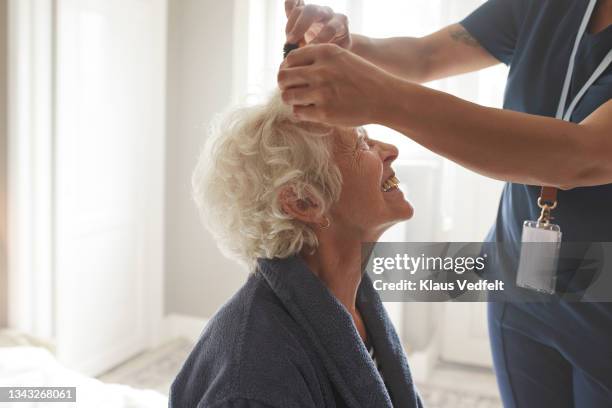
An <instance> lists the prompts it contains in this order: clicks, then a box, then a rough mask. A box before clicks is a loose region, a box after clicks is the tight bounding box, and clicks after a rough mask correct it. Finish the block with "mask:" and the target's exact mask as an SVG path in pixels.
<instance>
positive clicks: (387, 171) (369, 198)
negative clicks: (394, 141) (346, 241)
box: [330, 128, 414, 241]
mask: <svg viewBox="0 0 612 408" xmlns="http://www.w3.org/2000/svg"><path fill="white" fill-rule="evenodd" d="M397 156H398V150H397V148H396V147H395V146H393V145H390V144H386V143H382V142H379V141H377V140H373V139H370V138H369V137H368V135H367V133H366V131H365V130H364V129H362V128H354V129H341V130H339V134H338V135H336V137H335V139H334V146H333V157H334V160H335V162H336V164H337V165H338V167H339V169H340V173H341V174H342V192H341V193H340V199H339V200H338V201H337V202H336V203H335V204H334V205H333V206H332V207H331V208H330V216H331V219H332V220H333V221H332V222H333V223H334V224H335V225H336V226H338V227H341V228H342V229H344V230H346V231H347V232H349V233H351V234H358V236H360V237H362V239H364V240H368V241H376V240H377V239H378V238H379V237H380V235H381V234H382V233H383V232H384V231H385V230H386V229H388V228H389V227H390V226H392V225H393V224H395V223H397V222H399V221H403V220H407V219H409V218H411V217H412V214H413V212H414V211H413V208H412V206H411V205H410V203H409V202H408V201H407V200H406V199H405V198H404V194H403V193H402V191H401V190H400V189H399V188H398V187H397V185H398V184H399V180H398V179H397V177H396V176H395V172H394V171H393V168H392V167H391V165H392V163H393V161H394V160H395V159H396V158H397Z"/></svg>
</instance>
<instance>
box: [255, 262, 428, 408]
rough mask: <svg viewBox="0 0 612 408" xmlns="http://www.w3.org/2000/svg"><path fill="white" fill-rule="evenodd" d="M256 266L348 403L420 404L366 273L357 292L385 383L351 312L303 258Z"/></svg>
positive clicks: (402, 352) (400, 352)
mask: <svg viewBox="0 0 612 408" xmlns="http://www.w3.org/2000/svg"><path fill="white" fill-rule="evenodd" d="M257 270H258V273H261V274H262V275H263V277H264V278H265V280H266V281H267V282H268V284H269V285H270V287H271V288H272V290H273V291H274V293H275V294H276V295H277V296H278V298H279V299H280V300H281V302H282V303H283V305H284V306H285V307H286V309H287V310H288V312H289V314H291V316H292V317H293V318H294V319H295V320H296V322H298V324H299V325H300V326H302V327H303V328H304V330H305V332H306V333H307V336H308V337H309V340H310V341H311V342H312V344H313V345H314V347H315V349H316V352H317V353H318V355H319V356H320V357H321V359H322V361H323V364H324V365H325V368H326V370H327V372H328V374H329V376H330V378H331V380H332V382H333V383H334V386H335V388H336V390H337V391H338V392H339V394H340V395H341V396H342V398H343V400H344V401H345V402H346V404H347V405H348V406H349V407H354V408H358V407H393V406H394V405H395V406H396V407H408V408H410V407H418V406H420V400H419V399H418V395H417V394H416V391H415V388H414V384H413V382H412V378H411V375H410V370H409V367H408V362H407V361H406V357H405V354H404V351H403V349H402V346H401V342H400V340H399V338H398V336H397V334H396V332H395V329H394V328H393V325H392V323H391V321H390V320H389V317H388V316H387V313H386V311H385V309H384V307H383V305H382V302H381V301H380V298H379V296H378V294H377V293H376V291H375V290H374V288H373V286H372V281H371V280H370V278H369V277H368V276H367V275H364V276H363V278H362V280H361V284H360V286H359V289H358V292H357V308H358V309H359V311H360V312H361V315H362V318H363V320H364V324H365V326H366V328H367V331H368V336H369V342H370V344H372V346H373V347H374V351H375V356H376V361H377V363H378V364H379V365H380V367H381V371H382V374H383V377H384V378H385V382H386V384H387V386H385V383H384V382H383V380H382V378H381V376H380V374H379V372H378V369H377V368H376V367H375V365H374V362H373V361H372V358H371V357H370V355H369V353H368V351H367V349H366V347H365V345H364V343H363V341H362V339H361V337H360V335H359V332H358V331H357V328H356V327H355V324H354V323H353V319H352V317H351V315H350V313H349V312H348V310H347V309H346V308H345V307H344V305H343V304H342V303H340V301H338V299H336V297H335V296H334V295H333V294H332V292H331V291H330V290H329V289H328V288H327V287H326V286H325V285H324V284H323V282H321V280H320V279H319V278H318V277H317V276H316V275H315V274H314V273H313V272H312V271H311V270H310V269H309V268H308V266H307V265H306V263H305V262H304V260H303V259H302V258H301V257H300V256H293V257H290V258H285V259H260V260H259V261H258V268H257ZM387 387H388V389H387ZM390 394H391V395H390Z"/></svg>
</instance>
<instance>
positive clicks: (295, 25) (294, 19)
mask: <svg viewBox="0 0 612 408" xmlns="http://www.w3.org/2000/svg"><path fill="white" fill-rule="evenodd" d="M333 17H334V11H333V10H332V9H331V8H330V7H327V6H318V5H316V4H307V5H305V6H298V7H295V8H294V9H293V11H292V12H291V14H290V15H289V19H288V21H287V26H286V28H285V32H286V33H287V42H289V43H297V42H298V41H300V40H301V39H302V38H304V35H305V34H306V32H307V31H308V29H309V28H310V27H311V26H312V25H313V24H315V23H326V22H328V21H329V20H331V19H332V18H333Z"/></svg>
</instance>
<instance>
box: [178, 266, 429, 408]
mask: <svg viewBox="0 0 612 408" xmlns="http://www.w3.org/2000/svg"><path fill="white" fill-rule="evenodd" d="M357 307H358V309H359V310H360V312H361V315H362V317H363V320H364V323H365V325H366V327H367V331H368V340H369V342H370V343H371V344H372V346H373V347H374V350H375V353H376V361H377V363H378V366H379V367H380V370H381V371H382V377H381V375H380V373H379V371H378V369H377V367H376V366H375V365H374V362H373V361H372V358H371V357H370V355H369V354H368V351H367V349H366V347H365V345H364V343H363V341H362V340H361V337H360V336H359V333H358V332H357V329H356V327H355V325H354V323H353V320H352V318H351V315H350V314H349V313H348V311H347V310H346V308H345V307H344V306H343V305H342V304H341V303H340V302H339V301H338V300H337V299H336V298H335V297H334V296H333V295H332V293H331V292H330V291H329V290H328V289H327V287H326V286H324V285H323V283H322V282H321V281H320V280H319V279H318V278H317V277H316V276H315V275H314V274H313V273H312V272H311V271H310V269H309V268H308V267H307V265H306V263H305V262H304V261H303V260H302V259H301V258H300V257H292V258H288V259H274V260H260V261H259V264H258V268H257V271H256V272H255V273H254V274H252V275H251V276H249V278H248V280H247V282H246V283H245V284H244V286H243V287H242V288H241V289H240V290H239V291H238V292H237V293H236V294H235V295H234V296H233V297H232V298H231V299H230V300H229V301H228V302H227V303H226V304H225V305H224V306H222V307H221V309H220V310H219V311H218V312H217V313H216V314H215V316H214V317H213V318H212V319H211V320H210V322H209V323H208V325H207V326H206V328H205V330H204V332H203V333H202V335H201V337H200V339H199V341H198V343H197V344H196V346H195V348H194V350H193V351H192V352H191V354H190V356H189V357H188V358H187V361H186V362H185V364H184V366H183V368H182V369H181V371H180V372H179V374H178V376H177V377H176V379H175V380H174V383H173V384H172V387H171V390H170V405H169V406H170V407H172V408H195V407H197V408H230V407H231V408H263V407H274V408H293V407H295V408H298V407H300V408H306V407H308V408H314V407H317V408H318V407H351V408H358V407H361V408H366V407H368V408H370V407H375V408H378V407H380V408H383V407H392V406H394V407H396V408H400V407H401V408H413V407H422V404H421V401H420V398H419V396H418V394H417V391H416V389H415V386H414V384H413V382H412V378H411V376H410V370H409V368H408V362H407V361H406V357H405V355H404V352H403V349H402V346H401V343H400V340H399V339H398V336H397V334H396V332H395V330H394V328H393V326H392V324H391V321H390V320H389V318H388V316H387V313H386V311H385V309H384V307H383V305H382V303H381V301H380V298H379V296H378V294H377V293H376V291H375V290H374V289H373V288H372V283H371V280H370V279H369V278H368V276H367V275H365V276H364V277H363V279H362V282H361V285H360V287H359V291H358V293H357ZM383 377H384V381H383V379H382V378H383Z"/></svg>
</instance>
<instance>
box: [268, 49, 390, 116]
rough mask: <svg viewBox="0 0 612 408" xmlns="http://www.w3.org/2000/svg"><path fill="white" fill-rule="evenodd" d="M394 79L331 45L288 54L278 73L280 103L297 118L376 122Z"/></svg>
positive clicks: (372, 65)
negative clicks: (285, 105) (289, 107)
mask: <svg viewBox="0 0 612 408" xmlns="http://www.w3.org/2000/svg"><path fill="white" fill-rule="evenodd" d="M396 81H401V80H400V79H399V78H396V77H394V76H392V75H391V74H389V73H387V72H386V71H383V70H382V69H380V68H378V67H377V66H375V65H374V64H372V63H370V62H368V61H367V60H365V59H363V58H361V57H359V56H358V55H355V54H353V53H352V52H350V51H347V50H345V49H343V48H341V47H339V46H337V45H335V44H317V45H307V46H305V47H303V48H299V49H297V50H294V51H292V52H291V53H290V54H289V55H288V56H287V59H286V60H285V61H284V62H283V64H282V65H281V67H280V70H279V73H278V85H279V88H280V89H281V96H282V99H283V102H285V103H286V104H287V105H291V106H292V108H293V113H294V115H295V116H296V117H297V118H298V119H301V120H305V121H310V122H320V123H326V124H329V125H337V126H361V125H364V124H367V123H376V121H377V119H378V118H380V114H381V113H382V112H384V111H385V109H387V108H386V107H385V104H386V102H385V101H386V100H388V99H389V98H388V97H389V96H390V95H388V91H390V90H392V89H394V88H395V87H396V86H395V82H396Z"/></svg>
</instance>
